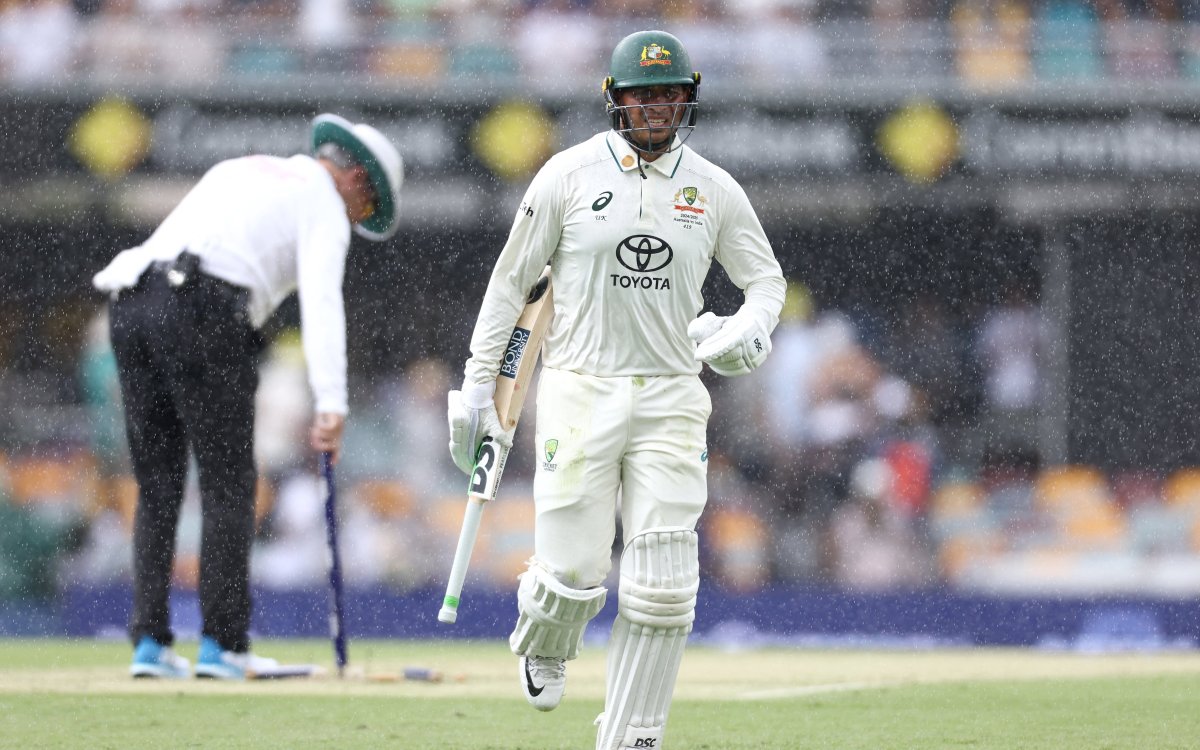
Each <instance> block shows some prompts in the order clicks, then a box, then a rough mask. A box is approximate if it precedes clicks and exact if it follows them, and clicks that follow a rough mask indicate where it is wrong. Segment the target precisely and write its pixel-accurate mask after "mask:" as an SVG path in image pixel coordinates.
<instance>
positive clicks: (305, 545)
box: [0, 282, 1200, 598]
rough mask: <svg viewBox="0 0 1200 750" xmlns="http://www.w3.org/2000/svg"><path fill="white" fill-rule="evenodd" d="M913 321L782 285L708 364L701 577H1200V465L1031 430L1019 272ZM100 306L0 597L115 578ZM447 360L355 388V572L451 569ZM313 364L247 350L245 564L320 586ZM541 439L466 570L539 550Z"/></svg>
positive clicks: (120, 530)
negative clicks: (952, 428) (755, 362)
mask: <svg viewBox="0 0 1200 750" xmlns="http://www.w3.org/2000/svg"><path fill="white" fill-rule="evenodd" d="M908 317H909V319H910V320H912V321H913V322H914V326H915V330H914V328H913V327H910V326H899V327H897V328H896V330H895V331H893V332H890V333H887V334H885V335H874V336H867V335H865V334H864V331H863V329H862V327H861V326H860V325H859V324H858V323H857V322H856V321H855V320H853V319H852V318H851V317H850V316H848V315H847V314H846V313H844V312H843V311H839V310H836V309H819V307H818V306H817V305H815V304H814V303H813V301H812V299H811V297H810V295H809V294H808V292H807V289H806V287H805V286H804V285H803V284H801V283H799V282H792V283H790V285H789V290H788V297H787V304H786V306H785V309H784V313H783V316H782V320H781V323H780V326H779V328H778V329H777V331H776V332H775V335H774V340H775V349H774V352H773V354H772V357H771V358H769V359H768V360H767V362H766V363H765V364H764V366H763V367H762V368H761V370H760V371H759V372H757V373H755V375H754V376H753V377H747V378H739V379H732V380H725V379H721V378H716V377H711V374H707V375H706V376H705V377H706V378H707V382H708V383H709V386H710V389H711V391H712V394H713V401H714V419H713V422H712V425H711V428H710V437H709V439H710V443H709V467H710V468H709V476H710V502H709V507H708V509H707V510H706V513H705V515H704V517H703V519H702V522H701V527H700V533H701V535H702V537H703V539H704V544H703V545H702V547H703V560H702V562H703V565H704V567H705V571H706V575H707V576H709V578H710V580H712V581H715V582H717V583H718V584H720V585H722V586H725V587H727V588H730V589H733V590H738V591H755V590H760V589H761V588H762V587H763V586H767V585H770V584H773V583H788V584H804V585H838V586H842V587H846V588H849V589H855V590H867V591H877V590H894V589H897V588H899V589H920V588H923V587H930V586H944V585H950V586H956V587H962V588H964V589H967V590H981V591H996V592H1003V593H1026V594H1028V593H1031V592H1037V593H1041V592H1057V593H1061V592H1078V593H1131V592H1142V593H1147V592H1154V593H1158V594H1163V595H1191V594H1195V593H1196V592H1197V591H1200V470H1197V469H1193V468H1181V469H1178V470H1174V471H1170V472H1165V473H1161V474H1153V473H1150V472H1145V471H1128V472H1116V473H1107V474H1106V473H1105V472H1103V471H1101V470H1100V469H1098V468H1097V467H1090V466H1056V465H1047V464H1045V463H1044V462H1043V461H1042V460H1041V458H1040V456H1039V454H1038V451H1037V441H1036V437H1035V436H1034V435H1033V434H1032V433H1031V432H1030V429H1029V425H1030V423H1031V420H1032V418H1033V417H1034V416H1035V415H1036V414H1037V412H1038V409H1039V406H1040V403H1041V402H1040V399H1041V380H1042V377H1043V373H1041V372H1040V368H1041V361H1042V360H1041V357H1040V353H1041V351H1042V350H1043V347H1044V346H1045V342H1046V336H1045V333H1044V331H1043V327H1042V322H1041V313H1040V311H1039V309H1038V307H1037V304H1036V300H1034V299H1032V298H1030V297H1029V296H1028V295H1023V294H1021V293H1019V292H1017V291H1014V292H1013V293H1011V294H1009V295H1008V296H1007V298H1006V301H1005V302H1004V303H1003V304H999V305H996V306H995V307H994V308H992V309H991V310H990V311H989V312H988V313H987V314H986V315H983V316H981V317H980V318H979V322H978V325H977V326H975V328H973V329H972V330H970V331H961V330H953V329H952V328H951V327H948V324H947V322H946V321H945V320H944V319H943V317H942V315H941V314H940V313H939V308H938V305H937V304H936V301H934V300H929V299H918V300H916V301H915V302H914V303H913V305H912V309H911V311H909V313H908ZM104 323H105V321H104V313H103V311H101V312H99V313H98V314H97V316H96V318H95V320H94V322H93V325H92V328H91V331H90V335H89V336H88V337H87V340H86V343H85V345H84V348H83V351H82V352H81V356H80V358H79V362H80V370H79V382H80V387H81V390H82V393H83V394H84V395H85V403H86V409H87V411H86V414H87V418H86V429H85V430H84V431H83V432H82V433H81V434H83V435H86V437H87V439H86V440H83V441H75V442H72V441H62V440H60V441H57V442H53V443H31V444H29V445H27V446H23V447H20V446H18V447H15V448H13V449H12V450H10V451H8V452H7V453H5V454H4V455H3V457H2V460H0V521H2V523H0V598H13V597H39V596H41V597H44V596H51V595H53V593H54V592H55V591H59V590H62V589H63V588H64V587H69V586H91V585H99V584H110V583H113V582H120V581H124V580H128V576H129V567H130V564H131V558H130V554H129V543H130V527H131V520H132V509H133V506H134V501H135V492H136V489H135V486H134V483H133V480H132V477H131V476H130V474H129V469H128V463H127V462H128V458H127V454H126V450H125V448H124V443H123V436H122V426H121V411H120V402H119V393H118V391H117V389H116V382H115V370H114V364H113V361H112V357H111V352H110V351H109V350H108V347H107V341H106V337H105V335H104V331H105V325H104ZM916 340H920V341H921V342H923V347H922V348H915V347H913V346H912V343H913V342H914V341H916ZM898 353H901V354H903V356H899V355H898ZM456 368H457V365H456V363H448V362H444V361H442V360H440V359H437V358H427V359H419V360H416V361H413V362H411V363H409V364H407V366H405V367H404V369H403V370H402V371H401V372H397V373H394V374H393V375H390V376H387V377H373V378H372V379H371V380H370V382H360V383H357V384H355V385H354V386H353V387H352V398H353V403H352V406H351V408H352V414H353V416H352V418H351V420H350V421H349V423H348V432H347V436H346V444H345V452H344V457H343V461H342V462H341V464H340V465H339V470H338V476H339V495H340V501H341V506H340V513H341V518H342V524H343V528H342V538H343V540H344V541H343V550H344V552H343V554H344V560H343V565H344V568H345V570H346V576H347V579H348V580H349V581H350V583H351V585H383V586H388V587H393V588H395V589H398V590H408V589H411V588H413V587H420V586H436V585H439V584H440V583H441V582H442V581H443V578H444V576H445V574H446V569H447V565H448V562H449V558H450V556H451V551H452V549H453V546H454V542H455V540H456V538H457V534H458V530H459V525H460V522H461V517H462V512H463V507H464V504H465V500H464V487H465V482H464V478H463V476H462V475H461V474H460V473H459V472H458V470H457V469H456V468H455V467H454V466H453V464H452V462H451V461H450V459H449V456H448V453H447V451H446V439H447V438H446V434H447V433H446V426H445V394H446V392H447V390H448V389H450V388H452V387H453V386H454V384H455V383H456V382H457V380H458V379H459V378H460V377H461V373H460V372H458V371H457V369H456ZM964 372H966V373H975V374H974V375H973V376H971V377H973V378H974V379H975V380H976V381H977V389H976V390H977V393H978V396H977V398H978V405H977V413H978V417H979V419H978V426H980V427H981V430H980V431H979V433H978V434H981V435H983V441H982V442H981V443H980V444H979V449H978V451H977V452H976V453H975V454H969V453H964V452H962V451H961V450H959V451H957V452H956V451H955V450H954V449H955V448H959V449H961V446H956V445H951V444H950V440H949V439H948V437H947V434H946V432H945V431H944V430H943V427H944V425H945V424H946V423H947V420H945V419H944V418H942V417H939V415H938V411H937V404H938V402H939V400H942V401H944V400H947V399H950V400H953V399H960V400H961V399H962V397H963V396H962V394H961V393H957V392H956V389H959V388H968V389H970V386H969V385H967V384H965V383H964V382H963V378H964V376H963V375H962V374H961V373H964ZM955 373H958V374H955ZM305 377H306V376H305V370H304V363H303V359H302V357H301V354H300V349H299V342H298V340H297V337H296V336H295V335H294V334H292V333H291V332H289V331H287V330H285V331H284V332H283V333H282V334H280V335H279V336H278V337H276V338H275V340H274V342H273V344H272V345H271V348H270V349H269V353H268V355H267V356H266V357H265V359H264V361H263V364H262V369H261V387H260V394H259V403H258V413H257V418H258V419H259V420H260V423H259V425H258V428H257V430H256V435H257V436H258V443H257V456H258V463H259V469H260V474H261V477H260V483H259V495H258V510H259V512H258V534H257V538H256V542H255V549H254V567H253V570H254V576H255V583H256V584H257V585H260V586H264V587H272V588H283V589H287V588H304V587H319V586H320V585H322V581H323V580H324V575H325V564H326V557H325V551H324V534H325V529H324V517H323V514H322V501H323V498H322V496H321V493H320V489H319V486H318V482H317V480H316V477H315V466H314V465H313V460H312V457H311V456H310V455H308V453H307V452H306V449H305V440H304V434H305V431H306V428H307V424H308V421H309V415H310V408H311V405H310V402H309V395H308V390H307V385H306V380H305ZM948 377H953V378H958V380H957V381H955V380H953V379H951V380H947V378H948ZM526 408H527V412H531V411H533V410H535V409H536V404H534V403H530V404H528V405H527V407H526ZM526 416H527V417H531V414H529V413H527V415H526ZM527 421H528V420H527ZM1034 421H1035V420H1034ZM536 456H537V446H535V445H534V441H533V433H532V430H528V429H527V430H519V431H518V433H517V444H516V447H515V448H514V451H513V454H512V457H511V459H510V462H509V467H508V470H507V472H506V477H505V483H504V486H503V490H502V492H501V495H500V497H499V498H498V499H497V500H496V501H495V502H493V503H492V504H490V505H489V506H488V509H487V512H486V516H485V517H486V521H485V523H484V525H483V531H482V533H481V536H480V540H479V546H478V552H477V556H476V558H475V559H476V561H477V562H476V564H475V566H474V567H473V570H472V575H473V576H475V579H474V580H476V581H477V582H479V583H480V584H482V585H486V584H488V583H491V584H494V585H496V586H501V587H504V586H508V585H510V584H511V582H512V580H513V577H514V576H515V575H516V574H517V573H519V572H520V571H521V570H522V569H523V564H524V562H525V560H526V559H527V557H528V556H529V554H530V552H531V549H532V528H533V525H532V499H531V484H532V476H533V466H534V462H535V461H536V460H537V459H536ZM191 482H192V487H191V488H190V489H189V492H188V499H187V501H186V503H185V508H184V514H183V522H182V523H181V531H180V536H179V544H180V548H179V555H178V560H179V562H178V565H177V570H176V579H177V584H178V585H180V586H183V587H194V586H195V584H196V575H197V570H198V566H197V557H198V554H199V550H198V549H197V540H198V538H199V534H198V523H199V509H198V504H197V503H198V500H197V491H196V487H195V482H196V479H195V476H194V473H193V476H192V478H191Z"/></svg>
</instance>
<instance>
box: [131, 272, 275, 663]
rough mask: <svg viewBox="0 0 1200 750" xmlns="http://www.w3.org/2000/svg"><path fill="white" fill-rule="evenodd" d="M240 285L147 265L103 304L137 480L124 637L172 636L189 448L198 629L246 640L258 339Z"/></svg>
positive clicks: (222, 638) (227, 639)
mask: <svg viewBox="0 0 1200 750" xmlns="http://www.w3.org/2000/svg"><path fill="white" fill-rule="evenodd" d="M247 297H248V292H247V290H245V289H241V288H239V287H236V286H233V285H231V284H228V283H226V282H223V281H219V280H217V279H214V278H212V277H210V276H205V275H203V274H194V275H193V277H192V278H191V279H189V280H188V283H187V284H185V285H184V286H183V287H181V288H174V287H172V286H171V285H170V284H169V283H168V282H167V278H166V275H165V273H164V271H163V269H162V268H160V267H152V268H150V269H148V270H147V271H146V272H145V273H144V274H143V276H142V279H141V281H140V282H139V283H138V285H137V286H136V287H134V288H133V289H129V290H125V291H122V292H121V293H120V295H119V296H118V297H117V298H116V299H115V300H114V301H113V302H112V303H111V315H110V320H111V337H112V345H113V352H114V354H115V355H116V360H117V369H118V373H119V376H120V381H121V395H122V397H123V399H124V404H125V424H126V430H127V433H128V436H129V452H130V458H131V459H132V466H133V473H134V477H135V479H136V480H137V484H138V504H137V510H136V513H135V515H134V529H133V572H134V587H133V588H134V590H133V611H132V613H131V618H130V635H131V637H132V639H133V641H134V643H137V641H138V640H140V639H141V637H142V636H144V635H149V636H151V637H153V638H154V639H155V640H157V641H158V642H159V643H162V644H165V645H169V644H171V643H172V642H173V641H174V634H173V632H172V630H171V625H170V612H169V605H168V598H169V593H170V589H171V579H172V573H173V569H174V563H175V537H176V530H177V527H178V524H179V514H180V506H181V505H182V503H183V496H184V486H185V485H184V483H185V479H186V475H187V467H188V454H189V449H190V451H191V452H192V453H194V455H195V457H196V464H197V466H198V468H199V485H200V504H201V516H202V530H201V540H200V590H199V595H200V613H201V618H202V621H203V634H204V635H207V636H210V637H212V638H213V639H215V640H216V641H217V642H218V643H220V644H221V647H222V648H224V649H226V650H230V651H245V650H247V649H248V648H249V638H248V635H247V631H248V630H249V625H250V591H249V588H250V586H249V577H250V575H249V573H250V571H249V564H250V559H249V558H250V543H251V538H252V535H253V533H254V491H255V484H256V479H257V472H256V470H255V465H254V397H255V391H256V390H257V387H258V369H257V360H258V354H259V352H260V351H261V349H262V337H261V335H260V334H259V332H258V331H257V330H256V329H255V328H254V327H253V326H252V325H250V323H249V321H248V318H247V312H246V302H247Z"/></svg>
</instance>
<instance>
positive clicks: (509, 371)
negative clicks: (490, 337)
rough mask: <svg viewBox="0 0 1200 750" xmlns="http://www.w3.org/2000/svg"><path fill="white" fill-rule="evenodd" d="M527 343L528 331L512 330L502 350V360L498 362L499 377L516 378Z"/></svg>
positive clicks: (521, 329)
mask: <svg viewBox="0 0 1200 750" xmlns="http://www.w3.org/2000/svg"><path fill="white" fill-rule="evenodd" d="M527 343H529V329H527V328H514V329H513V332H512V336H510V337H509V339H508V346H507V347H505V349H504V359H503V360H502V361H501V362H500V373H499V374H500V375H501V376H503V377H506V378H514V379H515V378H516V377H517V369H518V368H520V366H521V357H523V356H525V345H526V344H527Z"/></svg>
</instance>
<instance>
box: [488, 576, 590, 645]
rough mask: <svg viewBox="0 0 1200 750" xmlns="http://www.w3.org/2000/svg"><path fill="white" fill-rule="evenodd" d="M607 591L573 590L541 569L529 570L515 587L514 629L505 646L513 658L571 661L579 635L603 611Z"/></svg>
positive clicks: (580, 636) (579, 641)
mask: <svg viewBox="0 0 1200 750" xmlns="http://www.w3.org/2000/svg"><path fill="white" fill-rule="evenodd" d="M607 593H608V589H605V588H603V587H597V588H594V589H583V590H580V589H573V588H569V587H568V586H565V585H563V584H562V583H561V582H559V580H558V579H557V578H555V577H554V576H552V575H550V574H549V573H548V572H546V571H545V570H544V569H542V568H540V567H537V566H533V567H531V568H530V569H529V570H527V571H525V572H524V573H522V574H521V584H520V586H518V587H517V608H518V609H519V610H520V616H519V617H518V618H517V626H516V628H514V629H513V632H512V634H511V635H510V636H509V637H508V645H509V647H510V648H511V649H512V652H513V654H515V655H517V656H556V657H560V658H563V659H574V658H575V657H576V656H578V654H579V645H580V643H581V642H582V641H583V631H584V628H586V627H587V624H588V622H589V621H590V620H591V619H592V618H593V617H595V616H596V615H597V614H599V613H600V610H601V609H603V608H604V599H605V595H606V594H607Z"/></svg>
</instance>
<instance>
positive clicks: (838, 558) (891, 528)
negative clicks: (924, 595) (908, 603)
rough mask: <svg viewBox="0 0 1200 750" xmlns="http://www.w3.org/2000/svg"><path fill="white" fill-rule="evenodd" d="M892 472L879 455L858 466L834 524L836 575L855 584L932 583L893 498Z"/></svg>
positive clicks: (929, 563) (926, 560)
mask: <svg viewBox="0 0 1200 750" xmlns="http://www.w3.org/2000/svg"><path fill="white" fill-rule="evenodd" d="M893 479H894V477H893V475H892V472H891V470H890V468H889V467H888V465H887V463H886V462H884V461H881V460H878V459H869V460H866V461H863V462H862V463H860V464H858V465H857V466H855V467H854V471H853V476H852V478H851V480H850V493H849V498H848V501H847V503H846V504H845V505H843V506H842V507H841V508H839V509H838V511H837V512H836V513H835V514H834V517H833V520H832V523H831V524H830V551H831V553H832V557H833V565H832V570H833V577H834V580H836V581H837V582H838V583H840V584H842V585H844V586H846V587H848V588H852V589H884V588H890V587H896V586H903V587H912V586H919V585H922V584H926V583H930V582H931V581H932V575H933V570H934V565H933V560H932V557H931V555H930V554H929V552H928V551H927V550H926V549H925V548H924V546H923V545H922V544H921V543H920V541H919V539H918V537H917V535H916V534H915V533H914V531H913V526H912V525H911V524H910V523H909V519H908V518H907V517H906V516H905V515H904V514H903V513H902V512H900V511H898V510H897V504H896V503H895V502H894V501H893V499H892V497H891V495H892V482H893Z"/></svg>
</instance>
